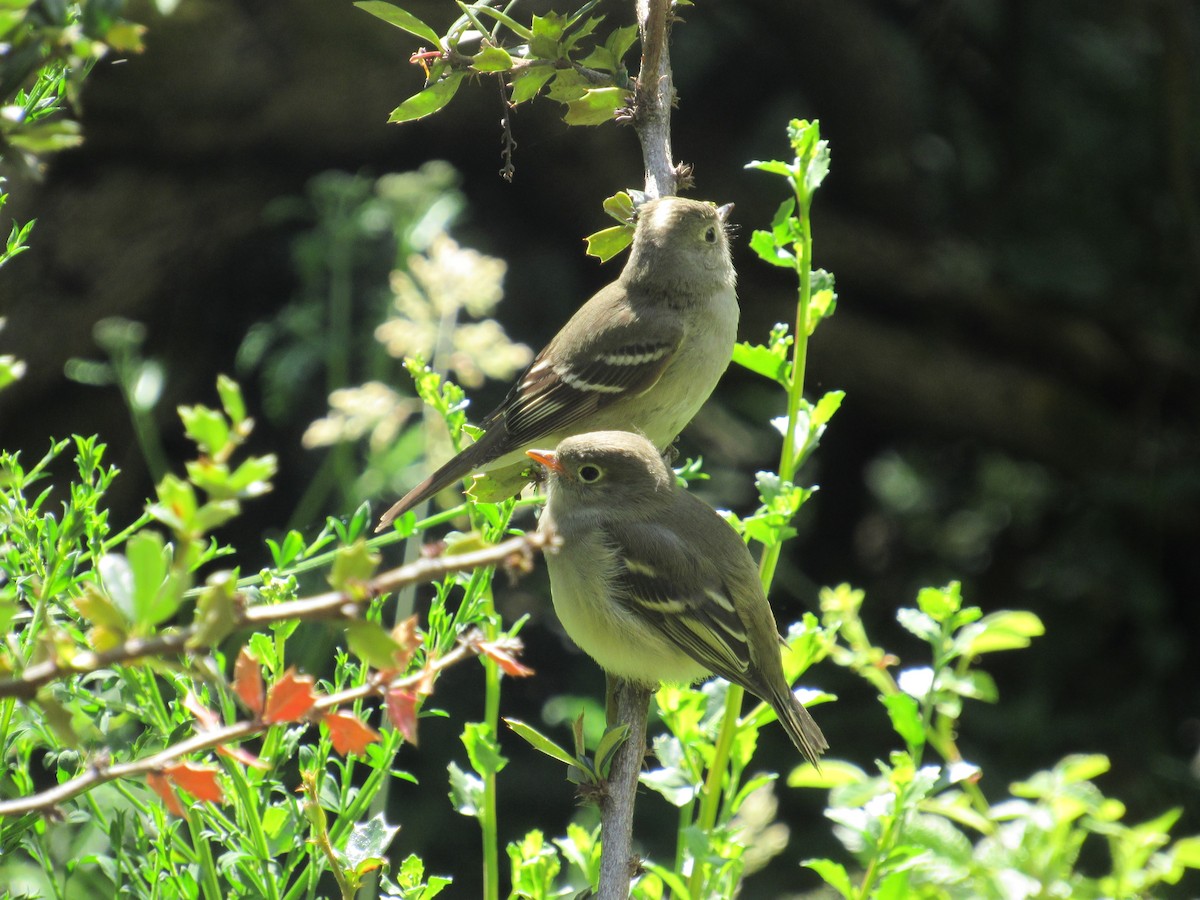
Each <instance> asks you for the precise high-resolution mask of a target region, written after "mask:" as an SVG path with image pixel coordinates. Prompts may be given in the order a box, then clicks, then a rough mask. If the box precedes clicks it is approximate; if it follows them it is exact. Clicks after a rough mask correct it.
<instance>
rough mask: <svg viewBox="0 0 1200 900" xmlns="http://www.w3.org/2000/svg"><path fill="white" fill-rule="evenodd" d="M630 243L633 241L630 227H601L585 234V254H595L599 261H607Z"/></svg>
mask: <svg viewBox="0 0 1200 900" xmlns="http://www.w3.org/2000/svg"><path fill="white" fill-rule="evenodd" d="M631 243H633V228H632V227H630V226H628V225H614V226H613V227H612V228H602V229H601V230H600V231H597V232H595V233H594V234H589V235H588V236H587V255H588V256H595V257H597V258H598V259H599V260H600V261H601V262H608V261H609V260H610V259H612V258H613V257H614V256H616V255H617V254H618V253H620V252H621V251H622V250H624V249H625V248H626V247H628V246H629V245H630V244H631Z"/></svg>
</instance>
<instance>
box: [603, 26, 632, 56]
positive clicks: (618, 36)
mask: <svg viewBox="0 0 1200 900" xmlns="http://www.w3.org/2000/svg"><path fill="white" fill-rule="evenodd" d="M637 37H638V27H637V25H626V26H624V27H622V28H616V29H613V31H612V33H611V34H609V36H608V37H607V38H606V39H605V41H604V46H605V47H607V48H608V49H609V50H611V51H612V54H613V56H615V57H616V58H617V61H618V62H620V61H621V59H622V58H623V57H624V56H625V54H626V53H628V52H629V48H630V47H632V46H633V42H634V41H636V40H637Z"/></svg>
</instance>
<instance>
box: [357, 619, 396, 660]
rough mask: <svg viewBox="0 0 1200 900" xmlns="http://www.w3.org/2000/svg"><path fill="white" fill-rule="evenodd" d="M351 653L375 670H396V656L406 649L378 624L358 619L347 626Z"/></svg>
mask: <svg viewBox="0 0 1200 900" xmlns="http://www.w3.org/2000/svg"><path fill="white" fill-rule="evenodd" d="M346 643H347V644H348V645H349V646H350V651H351V652H352V653H353V654H354V655H355V656H357V657H358V658H359V659H361V660H363V661H364V662H366V663H367V664H368V665H369V666H371V667H372V668H375V669H383V670H385V671H386V670H388V669H395V668H396V654H397V653H399V652H400V651H402V650H403V649H404V648H403V647H401V646H400V643H399V641H397V640H396V639H395V638H394V637H392V636H391V635H390V634H388V632H387V630H386V629H385V628H384V627H383V626H382V625H380V624H379V623H378V622H368V621H366V620H364V619H356V620H354V621H353V622H350V623H349V624H348V625H347V626H346Z"/></svg>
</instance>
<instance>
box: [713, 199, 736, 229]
mask: <svg viewBox="0 0 1200 900" xmlns="http://www.w3.org/2000/svg"><path fill="white" fill-rule="evenodd" d="M731 212H733V204H732V203H726V204H725V205H724V206H718V207H717V218H718V219H720V220H721V224H722V225H724V224H725V223H726V222H728V221H729V214H730V213H731Z"/></svg>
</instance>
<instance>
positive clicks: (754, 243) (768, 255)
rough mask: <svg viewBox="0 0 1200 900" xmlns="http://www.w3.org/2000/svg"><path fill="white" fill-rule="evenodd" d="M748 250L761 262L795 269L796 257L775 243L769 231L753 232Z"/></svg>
mask: <svg viewBox="0 0 1200 900" xmlns="http://www.w3.org/2000/svg"><path fill="white" fill-rule="evenodd" d="M750 249H751V250H753V251H754V252H755V253H757V254H758V258H759V259H761V260H762V261H763V262H766V263H770V264H771V265H773V266H780V267H782V268H787V269H793V268H795V267H796V256H795V254H794V253H792V252H791V251H790V250H788V249H787V248H786V247H780V246H779V245H777V244H776V243H775V236H774V235H772V234H771V233H770V232H769V231H755V232H754V234H752V235H750Z"/></svg>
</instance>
